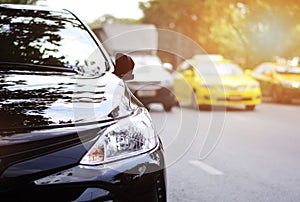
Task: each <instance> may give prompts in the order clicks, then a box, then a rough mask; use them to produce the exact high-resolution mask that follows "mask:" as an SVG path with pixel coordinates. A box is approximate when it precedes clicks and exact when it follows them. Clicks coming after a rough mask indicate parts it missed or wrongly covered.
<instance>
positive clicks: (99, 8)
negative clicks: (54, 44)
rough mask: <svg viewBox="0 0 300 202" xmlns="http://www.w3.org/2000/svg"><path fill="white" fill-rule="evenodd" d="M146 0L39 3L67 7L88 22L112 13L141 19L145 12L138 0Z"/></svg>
mask: <svg viewBox="0 0 300 202" xmlns="http://www.w3.org/2000/svg"><path fill="white" fill-rule="evenodd" d="M141 1H142V2H145V1H146V0H39V1H38V5H47V6H51V7H55V8H66V9H68V10H70V11H72V12H73V13H75V14H76V15H77V16H79V17H80V18H81V19H83V20H84V21H85V22H87V23H91V22H93V21H94V20H95V19H97V18H99V17H100V16H102V15H105V14H110V15H113V16H115V17H117V18H133V19H139V18H141V17H143V12H142V11H141V9H139V5H138V2H141Z"/></svg>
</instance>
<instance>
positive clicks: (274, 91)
mask: <svg viewBox="0 0 300 202" xmlns="http://www.w3.org/2000/svg"><path fill="white" fill-rule="evenodd" d="M271 96H272V101H273V102H275V103H280V102H281V100H282V99H281V97H280V95H279V93H278V89H277V88H276V87H273V88H272V91H271Z"/></svg>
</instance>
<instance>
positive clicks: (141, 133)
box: [80, 109, 158, 165]
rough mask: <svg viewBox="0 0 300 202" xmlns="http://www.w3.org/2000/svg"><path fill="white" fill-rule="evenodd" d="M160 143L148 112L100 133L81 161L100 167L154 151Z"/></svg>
mask: <svg viewBox="0 0 300 202" xmlns="http://www.w3.org/2000/svg"><path fill="white" fill-rule="evenodd" d="M157 143H158V140H157V136H156V135H155V132H154V128H153V125H152V123H151V119H150V116H149V114H148V112H147V111H146V110H144V109H139V110H138V113H137V114H135V115H133V116H130V117H128V118H124V119H121V120H119V121H118V122H117V123H116V124H113V125H112V126H109V127H108V128H106V129H104V130H103V131H100V132H99V139H98V140H97V141H96V143H95V144H94V145H93V146H92V147H91V148H90V149H89V151H88V152H87V153H86V154H85V156H84V157H83V158H82V160H81V161H80V164H83V165H98V164H102V163H107V162H110V161H114V160H118V159H122V158H126V157H129V156H134V155H137V154H140V153H144V152H147V151H149V150H151V149H153V148H154V147H155V146H156V145H157Z"/></svg>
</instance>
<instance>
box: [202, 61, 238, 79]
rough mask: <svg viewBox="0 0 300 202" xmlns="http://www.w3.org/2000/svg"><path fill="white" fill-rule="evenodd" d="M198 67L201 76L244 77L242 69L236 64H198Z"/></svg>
mask: <svg viewBox="0 0 300 202" xmlns="http://www.w3.org/2000/svg"><path fill="white" fill-rule="evenodd" d="M196 67H197V70H199V71H200V74H201V75H221V76H231V75H243V71H242V70H241V68H240V67H239V66H238V65H237V64H234V63H225V62H214V63H213V62H207V63H198V64H197V65H196Z"/></svg>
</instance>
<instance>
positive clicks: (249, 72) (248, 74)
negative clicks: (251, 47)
mask: <svg viewBox="0 0 300 202" xmlns="http://www.w3.org/2000/svg"><path fill="white" fill-rule="evenodd" d="M244 73H245V75H246V76H251V74H252V70H251V69H245V71H244Z"/></svg>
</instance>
